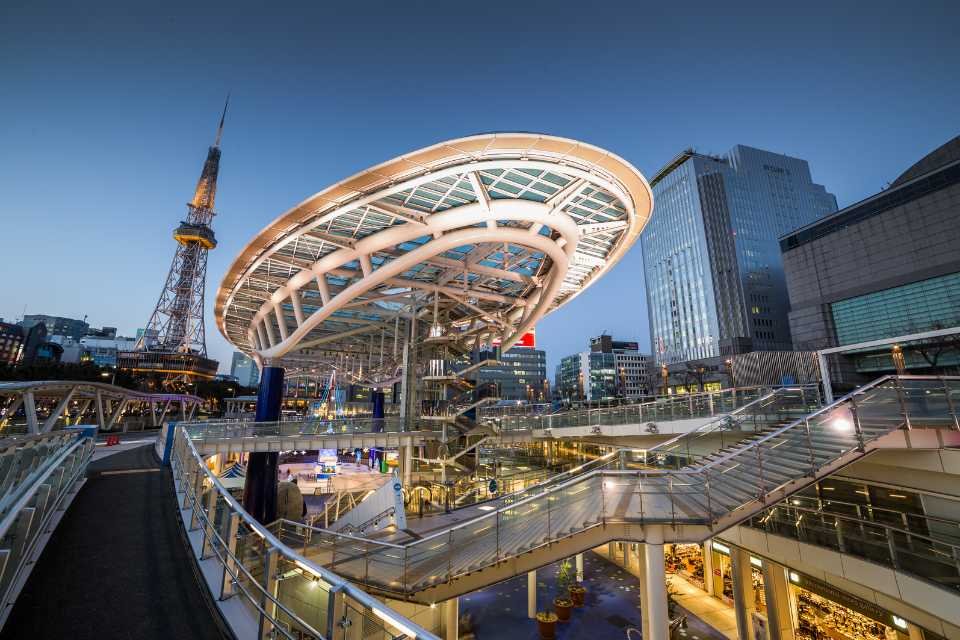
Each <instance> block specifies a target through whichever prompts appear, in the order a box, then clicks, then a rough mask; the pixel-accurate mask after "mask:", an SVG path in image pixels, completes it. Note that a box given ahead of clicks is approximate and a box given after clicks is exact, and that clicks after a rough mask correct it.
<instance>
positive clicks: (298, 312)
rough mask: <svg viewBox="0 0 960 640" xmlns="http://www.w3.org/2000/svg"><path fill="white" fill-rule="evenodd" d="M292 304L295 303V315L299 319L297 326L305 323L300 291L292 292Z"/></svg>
mask: <svg viewBox="0 0 960 640" xmlns="http://www.w3.org/2000/svg"><path fill="white" fill-rule="evenodd" d="M290 304H292V305H293V317H294V318H296V320H297V327H298V328H299V327H300V325H302V324H303V321H304V315H303V303H302V302H301V301H300V292H299V291H294V292H292V293H291V294H290Z"/></svg>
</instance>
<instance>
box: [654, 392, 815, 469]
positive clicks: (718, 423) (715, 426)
mask: <svg viewBox="0 0 960 640" xmlns="http://www.w3.org/2000/svg"><path fill="white" fill-rule="evenodd" d="M811 388H816V385H800V386H796V387H778V388H777V389H774V390H773V391H771V392H770V393H768V394H766V395H763V396H760V397H758V398H756V399H755V400H752V401H751V402H748V403H747V404H745V405H743V406H741V407H738V408H736V409H734V410H733V411H731V412H730V413H728V414H726V415H723V416H720V417H718V418H717V419H716V420H711V421H710V422H708V423H707V424H704V425H700V426H699V427H697V428H696V429H694V430H693V431H687V432H686V433H678V434H677V435H676V436H674V437H673V438H670V439H669V440H666V441H664V442H660V443H658V444H655V445H653V446H652V447H650V448H649V449H646V451H648V452H649V451H655V450H658V449H662V448H664V447H668V446H670V445H672V444H674V443H676V442H679V441H680V440H683V439H685V438H692V437H694V436H695V434H703V433H708V432H711V431H715V430H716V431H720V430H722V424H723V423H725V422H726V421H728V420H729V419H730V418H731V416H735V415H738V414H741V413H743V412H745V411H746V410H748V409H750V408H752V407H753V406H754V405H757V404H759V403H761V402H765V401H767V400H769V399H770V398H772V397H774V396H776V395H779V394H782V393H783V392H785V391H793V390H803V389H811Z"/></svg>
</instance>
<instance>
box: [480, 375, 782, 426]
mask: <svg viewBox="0 0 960 640" xmlns="http://www.w3.org/2000/svg"><path fill="white" fill-rule="evenodd" d="M774 388H775V387H771V386H756V387H740V388H730V389H722V390H719V391H708V392H702V393H690V394H681V395H669V396H658V397H656V399H654V400H648V401H643V402H639V403H632V404H627V403H625V404H620V405H617V406H611V407H602V408H595V409H571V410H568V411H559V412H555V413H547V414H543V413H530V414H526V415H523V414H512V415H511V414H507V415H499V414H485V415H483V416H482V418H481V420H482V422H484V423H485V424H489V425H490V426H493V427H494V428H496V429H498V430H500V431H521V430H532V429H536V430H546V429H551V430H552V429H563V428H567V427H602V426H616V425H624V424H644V423H655V422H663V421H667V420H686V419H691V418H709V417H712V416H721V415H723V414H726V413H730V412H731V411H734V410H735V409H737V408H739V407H742V406H743V405H745V404H748V403H750V402H753V401H754V400H756V399H757V398H759V397H761V396H764V395H766V394H768V393H770V392H771V391H772V390H773V389H774ZM650 433H656V431H653V430H651V431H650Z"/></svg>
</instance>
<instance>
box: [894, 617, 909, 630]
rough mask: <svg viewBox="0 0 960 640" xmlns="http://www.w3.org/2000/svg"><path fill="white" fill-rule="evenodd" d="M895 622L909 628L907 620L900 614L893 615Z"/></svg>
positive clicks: (903, 627)
mask: <svg viewBox="0 0 960 640" xmlns="http://www.w3.org/2000/svg"><path fill="white" fill-rule="evenodd" d="M893 624H895V625H897V626H898V627H900V628H901V629H906V628H907V621H906V620H904V619H903V618H901V617H900V616H893Z"/></svg>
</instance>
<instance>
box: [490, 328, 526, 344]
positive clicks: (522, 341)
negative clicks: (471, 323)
mask: <svg viewBox="0 0 960 640" xmlns="http://www.w3.org/2000/svg"><path fill="white" fill-rule="evenodd" d="M493 346H495V347H497V346H500V341H499V340H494V341H493ZM513 346H514V347H529V348H531V349H533V348H535V347H536V346H537V330H536V329H530V331H527V332H526V333H525V334H523V335H522V336H520V339H519V340H517V342H516V344H514V345H513Z"/></svg>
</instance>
